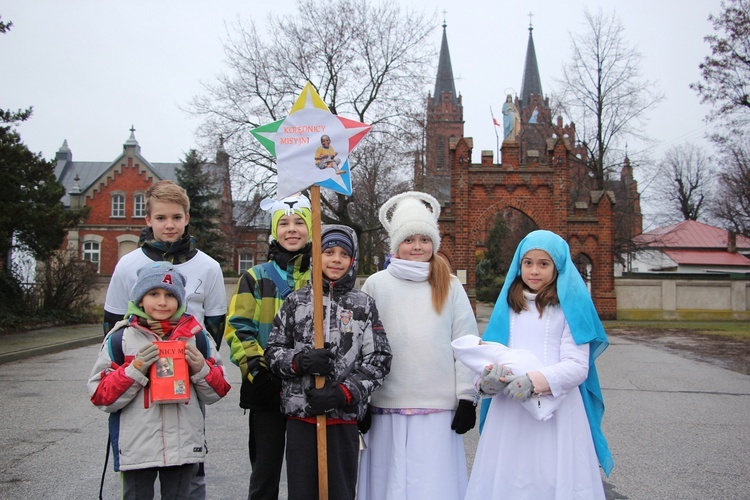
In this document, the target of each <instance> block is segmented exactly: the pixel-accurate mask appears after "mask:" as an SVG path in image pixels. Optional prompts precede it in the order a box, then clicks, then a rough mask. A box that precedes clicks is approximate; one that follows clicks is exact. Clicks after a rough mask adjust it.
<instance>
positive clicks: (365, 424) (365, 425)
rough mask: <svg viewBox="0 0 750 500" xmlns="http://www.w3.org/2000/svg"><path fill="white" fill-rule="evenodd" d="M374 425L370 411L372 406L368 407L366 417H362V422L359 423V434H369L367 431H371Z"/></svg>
mask: <svg viewBox="0 0 750 500" xmlns="http://www.w3.org/2000/svg"><path fill="white" fill-rule="evenodd" d="M371 425H372V412H371V411H370V405H367V411H366V412H365V416H364V417H362V420H358V421H357V429H359V432H361V433H362V434H367V431H369V430H370V426H371Z"/></svg>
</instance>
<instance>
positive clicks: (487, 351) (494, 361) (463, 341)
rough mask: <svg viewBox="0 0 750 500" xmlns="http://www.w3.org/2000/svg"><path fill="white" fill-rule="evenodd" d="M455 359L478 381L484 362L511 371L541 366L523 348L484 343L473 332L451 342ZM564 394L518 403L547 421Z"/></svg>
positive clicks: (536, 416) (534, 356) (538, 396)
mask: <svg viewBox="0 0 750 500" xmlns="http://www.w3.org/2000/svg"><path fill="white" fill-rule="evenodd" d="M451 345H452V346H453V353H454V354H455V356H456V359H458V360H459V361H461V362H462V363H463V364H465V365H466V366H467V367H468V368H470V369H471V370H472V371H473V372H475V373H477V374H478V376H477V382H478V381H479V377H481V375H482V372H483V371H484V369H485V368H486V367H487V365H503V366H505V367H507V368H508V369H509V370H510V371H511V372H512V373H514V374H522V373H528V372H531V371H536V370H539V369H540V368H542V367H543V365H542V362H541V361H540V360H539V358H537V357H536V355H534V353H532V352H531V351H528V350H526V349H511V348H510V347H507V346H505V345H503V344H499V343H497V342H483V341H482V339H481V338H479V337H476V336H474V335H465V336H463V337H460V338H458V339H456V340H454V341H453V342H451ZM564 397H565V395H564V394H562V395H560V396H558V397H556V398H555V397H552V396H540V395H535V396H534V397H532V398H530V399H528V400H526V401H524V402H523V403H521V405H522V406H523V407H524V408H525V409H526V411H528V412H529V413H530V414H531V416H533V417H534V418H535V419H537V420H542V421H544V420H549V419H550V418H552V415H553V413H554V412H555V410H556V409H557V408H558V407H559V406H560V403H561V402H562V400H563V398H564Z"/></svg>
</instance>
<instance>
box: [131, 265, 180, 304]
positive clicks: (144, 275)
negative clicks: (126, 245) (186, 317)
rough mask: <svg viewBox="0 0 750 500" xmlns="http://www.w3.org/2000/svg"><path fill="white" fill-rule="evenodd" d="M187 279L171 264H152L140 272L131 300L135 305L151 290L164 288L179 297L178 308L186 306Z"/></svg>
mask: <svg viewBox="0 0 750 500" xmlns="http://www.w3.org/2000/svg"><path fill="white" fill-rule="evenodd" d="M186 283H187V279H185V276H183V275H182V273H180V271H178V270H177V269H176V268H175V267H174V265H173V264H172V263H171V262H152V263H150V264H146V265H145V266H143V267H142V268H140V269H139V270H138V279H137V280H136V282H135V285H133V289H132V290H131V291H130V300H132V301H133V303H134V304H135V305H138V303H139V302H140V301H141V299H143V296H144V295H146V294H147V293H148V292H149V291H150V290H153V289H154V288H163V289H165V290H168V291H170V292H172V293H173V294H174V296H175V297H177V302H178V305H177V308H178V309H179V308H180V307H182V306H183V305H184V304H185V284H186Z"/></svg>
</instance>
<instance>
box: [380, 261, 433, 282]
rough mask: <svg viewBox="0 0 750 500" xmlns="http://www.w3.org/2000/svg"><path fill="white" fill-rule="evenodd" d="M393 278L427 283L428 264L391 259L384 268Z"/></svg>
mask: <svg viewBox="0 0 750 500" xmlns="http://www.w3.org/2000/svg"><path fill="white" fill-rule="evenodd" d="M386 269H387V270H388V272H389V273H391V275H392V276H393V277H394V278H398V279H402V280H408V281H427V278H428V276H429V275H430V263H429V262H417V261H414V260H404V259H399V258H396V257H391V262H390V264H388V267H387V268H386Z"/></svg>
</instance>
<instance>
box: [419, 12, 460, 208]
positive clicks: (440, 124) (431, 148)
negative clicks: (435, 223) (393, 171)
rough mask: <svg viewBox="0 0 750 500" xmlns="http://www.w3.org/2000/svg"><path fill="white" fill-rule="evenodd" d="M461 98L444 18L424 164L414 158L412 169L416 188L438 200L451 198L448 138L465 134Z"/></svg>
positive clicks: (428, 99) (429, 103)
mask: <svg viewBox="0 0 750 500" xmlns="http://www.w3.org/2000/svg"><path fill="white" fill-rule="evenodd" d="M461 99H462V98H461V96H460V95H457V94H456V86H455V84H454V81H453V67H452V66H451V55H450V51H449V50H448V36H447V34H446V23H445V21H443V41H442V44H441V46H440V59H439V61H438V69H437V78H436V79H435V91H434V92H433V94H432V95H431V96H430V95H428V96H427V123H426V137H425V147H426V151H425V155H424V164H422V163H421V162H420V161H417V163H416V167H415V172H414V185H415V189H418V190H421V191H425V192H427V193H430V194H432V195H434V196H435V197H436V198H437V199H438V201H440V203H441V204H442V203H446V202H449V201H450V175H451V174H450V169H451V165H450V140H451V138H454V139H455V140H458V138H460V137H463V136H464V108H463V104H462V103H461Z"/></svg>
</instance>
